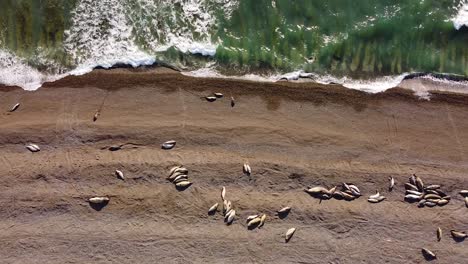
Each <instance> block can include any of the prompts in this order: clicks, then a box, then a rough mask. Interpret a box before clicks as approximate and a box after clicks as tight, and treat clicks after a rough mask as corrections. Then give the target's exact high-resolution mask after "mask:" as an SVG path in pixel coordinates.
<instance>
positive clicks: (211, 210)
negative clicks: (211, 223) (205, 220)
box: [208, 203, 218, 215]
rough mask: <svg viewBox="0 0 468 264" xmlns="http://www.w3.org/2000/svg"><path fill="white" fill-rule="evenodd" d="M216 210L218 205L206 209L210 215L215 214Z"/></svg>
mask: <svg viewBox="0 0 468 264" xmlns="http://www.w3.org/2000/svg"><path fill="white" fill-rule="evenodd" d="M216 210H218V203H215V204H213V206H211V207H210V209H208V214H209V215H212V214H214V213H216Z"/></svg>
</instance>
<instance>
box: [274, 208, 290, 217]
mask: <svg viewBox="0 0 468 264" xmlns="http://www.w3.org/2000/svg"><path fill="white" fill-rule="evenodd" d="M290 211H291V207H290V206H287V207H284V208H281V209H280V210H279V211H278V212H277V213H278V214H279V215H281V214H287V213H289V212H290Z"/></svg>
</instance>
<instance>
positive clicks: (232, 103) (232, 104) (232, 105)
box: [231, 96, 236, 107]
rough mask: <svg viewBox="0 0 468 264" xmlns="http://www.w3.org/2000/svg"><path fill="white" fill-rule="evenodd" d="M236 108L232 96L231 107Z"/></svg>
mask: <svg viewBox="0 0 468 264" xmlns="http://www.w3.org/2000/svg"><path fill="white" fill-rule="evenodd" d="M234 106H236V101H235V100H234V97H232V96H231V107H234Z"/></svg>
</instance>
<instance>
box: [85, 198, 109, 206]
mask: <svg viewBox="0 0 468 264" xmlns="http://www.w3.org/2000/svg"><path fill="white" fill-rule="evenodd" d="M109 200H110V199H109V197H92V198H89V200H88V202H90V203H93V204H101V203H105V202H108V201H109Z"/></svg>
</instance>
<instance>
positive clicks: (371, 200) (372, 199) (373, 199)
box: [367, 195, 386, 203]
mask: <svg viewBox="0 0 468 264" xmlns="http://www.w3.org/2000/svg"><path fill="white" fill-rule="evenodd" d="M385 199H386V197H385V196H382V195H381V196H379V197H377V198H369V199H367V201H368V202H369V203H380V202H381V201H383V200H385Z"/></svg>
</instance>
